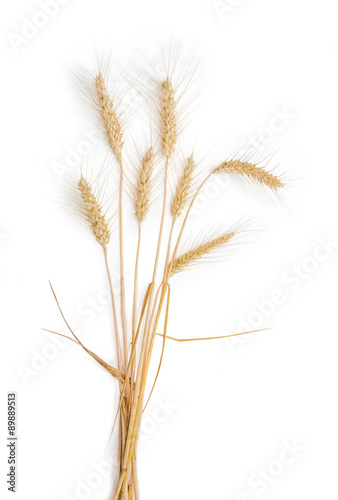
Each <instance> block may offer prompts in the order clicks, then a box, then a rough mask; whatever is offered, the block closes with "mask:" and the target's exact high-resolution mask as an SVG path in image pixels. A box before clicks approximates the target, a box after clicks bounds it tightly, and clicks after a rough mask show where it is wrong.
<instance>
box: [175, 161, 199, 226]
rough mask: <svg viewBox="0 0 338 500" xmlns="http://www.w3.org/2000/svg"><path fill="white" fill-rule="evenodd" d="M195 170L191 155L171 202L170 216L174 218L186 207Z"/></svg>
mask: <svg viewBox="0 0 338 500" xmlns="http://www.w3.org/2000/svg"><path fill="white" fill-rule="evenodd" d="M195 170H196V163H195V160H194V157H193V155H191V156H189V158H188V160H187V163H186V166H185V168H184V170H183V173H182V175H181V178H180V179H179V181H178V184H177V189H176V193H175V196H174V197H173V199H172V202H171V214H172V216H173V217H174V218H177V217H179V216H180V215H181V214H182V212H183V210H184V209H185V207H186V205H187V202H188V200H189V197H190V193H191V187H192V183H193V180H194V173H195Z"/></svg>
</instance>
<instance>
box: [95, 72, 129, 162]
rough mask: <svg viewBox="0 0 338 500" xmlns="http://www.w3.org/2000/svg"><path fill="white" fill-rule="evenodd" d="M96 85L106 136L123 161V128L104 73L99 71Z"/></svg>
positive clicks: (119, 158)
mask: <svg viewBox="0 0 338 500" xmlns="http://www.w3.org/2000/svg"><path fill="white" fill-rule="evenodd" d="M94 86H95V95H96V99H97V105H98V108H99V112H100V115H101V119H102V122H103V125H104V130H105V134H106V137H107V139H108V142H109V145H110V147H111V148H112V150H113V152H114V154H115V155H116V157H117V159H118V160H119V162H121V158H122V148H123V137H122V129H121V125H120V121H119V119H118V116H117V113H116V110H115V107H114V103H113V101H112V99H111V97H110V96H109V93H108V91H107V87H106V84H105V81H104V78H103V76H102V73H99V74H98V75H97V76H96V78H95V82H94Z"/></svg>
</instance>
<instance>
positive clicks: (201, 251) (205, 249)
mask: <svg viewBox="0 0 338 500" xmlns="http://www.w3.org/2000/svg"><path fill="white" fill-rule="evenodd" d="M235 234H236V232H235V231H231V232H228V233H225V234H222V235H221V236H218V237H217V238H213V239H210V240H208V241H206V242H205V243H202V244H200V245H197V246H196V247H194V248H192V249H191V250H188V251H187V252H185V253H183V254H181V255H179V256H178V257H177V258H176V259H174V261H173V262H172V266H171V271H170V276H173V275H174V274H177V273H180V272H181V271H184V269H186V268H187V267H188V266H190V265H191V264H194V263H195V262H196V261H198V260H199V259H201V258H202V257H204V256H205V255H207V254H210V253H211V252H213V251H214V250H217V249H219V248H221V247H222V246H224V245H225V244H226V243H228V242H229V241H230V240H231V239H232V238H233V237H234V236H235Z"/></svg>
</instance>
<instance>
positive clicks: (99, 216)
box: [77, 175, 110, 248]
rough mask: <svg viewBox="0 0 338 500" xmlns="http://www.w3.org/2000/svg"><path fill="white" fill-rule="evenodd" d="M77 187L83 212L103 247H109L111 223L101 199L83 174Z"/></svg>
mask: <svg viewBox="0 0 338 500" xmlns="http://www.w3.org/2000/svg"><path fill="white" fill-rule="evenodd" d="M77 189H78V191H79V193H80V196H81V200H82V212H83V214H84V216H85V218H86V219H87V221H88V222H89V224H90V227H91V229H92V231H93V234H94V236H95V238H96V240H97V241H98V243H100V245H102V246H103V248H107V245H108V243H109V241H110V228H109V223H108V221H107V220H106V216H105V214H104V213H103V209H102V205H101V203H100V201H99V200H98V198H97V196H95V194H94V191H93V188H92V186H91V185H90V184H89V182H88V181H87V180H86V179H85V178H84V177H83V175H81V178H80V180H79V182H78V183H77Z"/></svg>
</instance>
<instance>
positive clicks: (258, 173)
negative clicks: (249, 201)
mask: <svg viewBox="0 0 338 500" xmlns="http://www.w3.org/2000/svg"><path fill="white" fill-rule="evenodd" d="M214 173H230V174H232V173H234V174H237V175H241V176H247V177H249V178H250V179H252V180H253V181H256V182H258V183H259V184H264V185H265V186H267V187H269V188H270V189H272V190H273V191H277V190H278V189H279V188H282V187H284V184H283V182H282V180H281V179H280V178H279V177H277V176H276V175H274V174H272V173H271V172H268V171H267V170H264V168H262V167H258V166H257V165H255V164H253V163H249V162H247V161H241V160H229V161H224V162H223V163H221V165H220V166H219V167H217V168H215V169H214Z"/></svg>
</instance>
